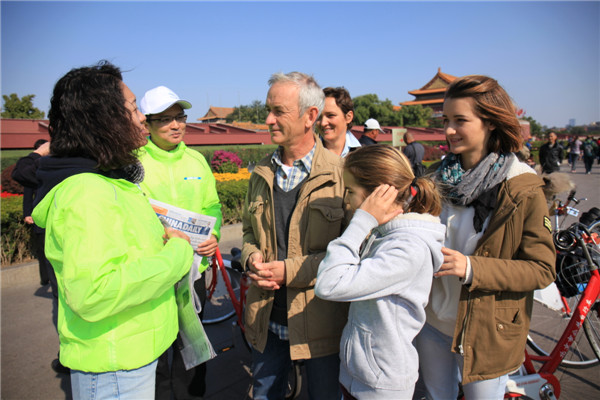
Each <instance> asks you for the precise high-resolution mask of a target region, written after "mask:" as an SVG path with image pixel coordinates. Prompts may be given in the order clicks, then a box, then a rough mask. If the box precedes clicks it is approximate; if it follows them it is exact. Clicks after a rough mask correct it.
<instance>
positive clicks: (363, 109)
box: [352, 94, 432, 127]
mask: <svg viewBox="0 0 600 400" xmlns="http://www.w3.org/2000/svg"><path fill="white" fill-rule="evenodd" d="M352 101H353V102H354V121H355V123H356V125H363V124H364V123H365V121H366V120H367V119H369V118H375V119H376V120H377V121H378V122H379V124H380V125H385V126H422V127H425V126H427V125H428V121H429V120H430V119H431V115H432V111H431V108H429V107H423V106H422V105H420V104H417V105H413V106H403V107H402V108H401V109H400V110H399V111H395V110H394V105H393V104H392V102H391V100H389V99H385V100H380V99H379V97H377V95H376V94H365V95H362V96H357V97H355V98H354V99H352Z"/></svg>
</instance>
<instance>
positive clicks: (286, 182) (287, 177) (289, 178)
mask: <svg viewBox="0 0 600 400" xmlns="http://www.w3.org/2000/svg"><path fill="white" fill-rule="evenodd" d="M316 148H317V144H316V143H315V145H314V146H313V148H312V149H311V151H309V152H308V154H307V155H305V156H304V157H302V158H301V159H299V160H295V161H294V162H293V164H292V166H291V167H290V166H287V165H285V164H283V162H282V161H281V155H282V152H283V148H282V147H281V146H280V147H278V148H277V150H275V152H273V155H272V156H271V163H272V164H273V165H274V166H275V167H276V170H275V182H277V186H279V187H280V188H281V190H283V191H284V192H289V191H290V190H292V189H294V188H295V187H296V186H298V184H299V183H300V182H302V181H303V180H304V179H305V178H306V177H307V176H308V175H309V174H310V170H311V168H312V161H313V157H314V155H315V149H316Z"/></svg>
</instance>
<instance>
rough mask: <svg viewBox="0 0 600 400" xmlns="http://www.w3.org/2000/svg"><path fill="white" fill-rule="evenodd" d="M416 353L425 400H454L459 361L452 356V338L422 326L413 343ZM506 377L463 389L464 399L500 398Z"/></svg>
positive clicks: (459, 377) (428, 326) (459, 376)
mask: <svg viewBox="0 0 600 400" xmlns="http://www.w3.org/2000/svg"><path fill="white" fill-rule="evenodd" d="M415 344H416V346H417V351H418V352H419V366H420V372H421V378H423V383H424V384H425V392H426V397H427V399H428V400H432V399H433V400H437V399H456V398H457V396H458V384H459V382H460V381H461V380H462V372H461V371H462V367H463V357H462V356H461V355H460V354H456V353H453V352H452V351H451V350H450V349H451V348H452V337H450V336H447V335H445V334H443V333H442V332H440V331H438V330H437V329H435V328H434V327H433V326H431V325H429V324H425V326H424V327H423V329H422V330H421V332H420V333H419V334H418V335H417V337H416V339H415ZM507 382H508V375H503V376H500V377H498V378H494V379H487V380H484V381H477V382H471V383H468V384H466V385H463V392H464V394H465V399H467V400H469V399H490V400H491V399H498V400H501V399H502V398H504V392H505V390H506V383H507Z"/></svg>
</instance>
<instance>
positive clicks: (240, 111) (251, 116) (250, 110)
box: [225, 100, 269, 124]
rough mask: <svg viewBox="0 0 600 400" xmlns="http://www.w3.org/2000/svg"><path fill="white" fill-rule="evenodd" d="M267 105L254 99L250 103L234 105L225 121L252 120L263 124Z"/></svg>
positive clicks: (267, 113) (266, 113)
mask: <svg viewBox="0 0 600 400" xmlns="http://www.w3.org/2000/svg"><path fill="white" fill-rule="evenodd" d="M267 115H269V112H268V111H267V106H266V105H265V104H264V103H263V102H261V101H260V100H254V101H253V102H252V104H249V105H245V106H239V107H235V108H234V109H233V112H232V113H231V114H229V115H228V116H227V117H226V118H225V120H226V121H227V122H233V121H239V122H252V123H255V124H264V123H265V121H266V120H267Z"/></svg>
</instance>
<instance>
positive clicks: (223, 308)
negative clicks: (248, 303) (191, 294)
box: [202, 267, 241, 325]
mask: <svg viewBox="0 0 600 400" xmlns="http://www.w3.org/2000/svg"><path fill="white" fill-rule="evenodd" d="M225 271H226V272H227V274H228V275H229V280H230V282H231V288H232V289H233V292H234V294H235V296H236V297H237V298H239V295H240V279H241V273H240V272H238V271H236V270H234V269H233V268H230V267H225ZM205 273H206V288H207V292H208V293H207V296H210V291H209V288H210V285H211V282H212V281H213V279H216V280H217V286H216V288H215V291H214V292H213V294H212V296H210V297H207V298H206V304H205V305H204V314H203V317H202V323H203V324H207V325H208V324H216V323H218V322H222V321H225V320H226V319H229V318H231V316H233V315H234V314H235V309H234V308H233V303H232V302H231V296H230V295H229V292H228V291H227V286H226V285H225V282H224V280H223V277H222V276H221V275H220V274H221V272H220V270H218V269H215V268H209V269H207V270H206V272H205Z"/></svg>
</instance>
